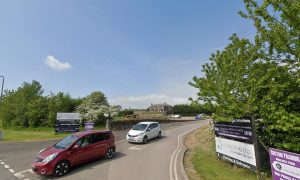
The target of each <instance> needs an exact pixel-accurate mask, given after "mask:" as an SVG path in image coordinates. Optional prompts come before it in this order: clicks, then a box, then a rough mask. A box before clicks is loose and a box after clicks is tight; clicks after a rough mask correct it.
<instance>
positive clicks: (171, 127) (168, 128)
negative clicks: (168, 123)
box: [168, 126, 179, 130]
mask: <svg viewBox="0 0 300 180" xmlns="http://www.w3.org/2000/svg"><path fill="white" fill-rule="evenodd" d="M177 127H179V126H173V127H170V128H168V130H170V129H175V128H177Z"/></svg>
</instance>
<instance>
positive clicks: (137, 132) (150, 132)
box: [127, 122, 161, 144]
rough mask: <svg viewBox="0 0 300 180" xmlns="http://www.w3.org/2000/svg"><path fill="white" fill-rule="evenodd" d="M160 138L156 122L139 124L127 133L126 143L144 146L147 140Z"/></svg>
mask: <svg viewBox="0 0 300 180" xmlns="http://www.w3.org/2000/svg"><path fill="white" fill-rule="evenodd" d="M156 137H157V138H160V137H161V129H160V125H159V123H158V122H140V123H138V124H136V125H135V126H134V127H133V128H132V129H131V130H130V131H129V132H128V133H127V141H128V142H135V143H144V144H146V143H147V142H148V140H150V139H153V138H156Z"/></svg>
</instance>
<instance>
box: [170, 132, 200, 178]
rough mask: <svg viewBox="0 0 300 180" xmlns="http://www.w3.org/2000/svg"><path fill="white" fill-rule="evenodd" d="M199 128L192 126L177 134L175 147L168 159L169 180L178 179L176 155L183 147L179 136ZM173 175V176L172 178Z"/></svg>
mask: <svg viewBox="0 0 300 180" xmlns="http://www.w3.org/2000/svg"><path fill="white" fill-rule="evenodd" d="M198 128H200V126H197V127H196V128H193V129H192V130H189V131H187V132H185V133H182V134H180V135H179V136H178V138H177V148H176V149H175V151H174V152H173V154H172V156H171V161H170V166H169V175H170V180H174V178H175V180H178V174H177V166H176V164H177V159H178V155H179V153H180V151H181V149H182V147H183V144H182V140H181V138H182V137H183V136H184V135H186V134H188V133H189V132H192V131H194V130H196V129H198ZM173 176H174V178H173Z"/></svg>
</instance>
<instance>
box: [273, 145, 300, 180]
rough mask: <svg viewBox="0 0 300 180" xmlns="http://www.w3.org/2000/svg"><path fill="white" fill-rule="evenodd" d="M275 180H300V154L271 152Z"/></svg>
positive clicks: (279, 151)
mask: <svg viewBox="0 0 300 180" xmlns="http://www.w3.org/2000/svg"><path fill="white" fill-rule="evenodd" d="M269 154H270V163H271V170H272V177H273V180H300V154H296V153H291V152H287V151H282V150H278V149H272V148H270V150H269Z"/></svg>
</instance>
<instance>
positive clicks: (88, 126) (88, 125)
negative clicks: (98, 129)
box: [84, 122, 94, 131]
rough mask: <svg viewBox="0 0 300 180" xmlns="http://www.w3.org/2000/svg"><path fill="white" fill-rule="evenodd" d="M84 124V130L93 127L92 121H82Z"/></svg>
mask: <svg viewBox="0 0 300 180" xmlns="http://www.w3.org/2000/svg"><path fill="white" fill-rule="evenodd" d="M84 125H85V130H86V131H90V130H93V128H94V123H93V122H86V123H84Z"/></svg>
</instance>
